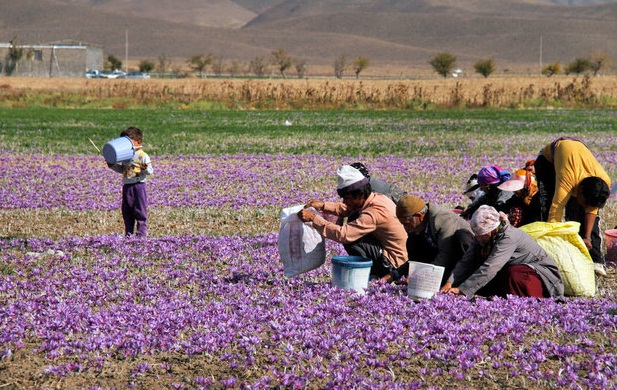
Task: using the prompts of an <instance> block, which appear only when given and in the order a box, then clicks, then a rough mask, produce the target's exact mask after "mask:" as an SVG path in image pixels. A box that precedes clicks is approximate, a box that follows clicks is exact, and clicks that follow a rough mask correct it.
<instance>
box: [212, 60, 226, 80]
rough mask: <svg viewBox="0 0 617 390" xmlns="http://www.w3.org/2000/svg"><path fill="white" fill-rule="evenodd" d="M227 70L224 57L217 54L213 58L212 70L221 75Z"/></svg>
mask: <svg viewBox="0 0 617 390" xmlns="http://www.w3.org/2000/svg"><path fill="white" fill-rule="evenodd" d="M224 71H225V60H224V59H223V57H220V56H217V57H214V59H213V60H212V72H214V74H215V75H217V76H220V75H222V74H223V72H224Z"/></svg>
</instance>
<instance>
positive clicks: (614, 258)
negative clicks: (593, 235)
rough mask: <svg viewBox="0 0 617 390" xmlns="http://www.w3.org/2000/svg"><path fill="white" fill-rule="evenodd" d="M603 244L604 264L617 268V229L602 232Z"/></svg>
mask: <svg viewBox="0 0 617 390" xmlns="http://www.w3.org/2000/svg"><path fill="white" fill-rule="evenodd" d="M604 243H605V244H606V258H605V259H606V263H607V264H611V265H614V266H617V229H609V230H605V231H604Z"/></svg>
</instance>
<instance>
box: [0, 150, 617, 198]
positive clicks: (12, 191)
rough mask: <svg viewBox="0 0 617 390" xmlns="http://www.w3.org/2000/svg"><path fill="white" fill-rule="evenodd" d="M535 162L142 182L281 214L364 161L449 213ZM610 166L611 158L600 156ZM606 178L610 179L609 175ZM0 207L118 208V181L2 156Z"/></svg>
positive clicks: (433, 163) (405, 161)
mask: <svg viewBox="0 0 617 390" xmlns="http://www.w3.org/2000/svg"><path fill="white" fill-rule="evenodd" d="M532 157H533V156H526V155H515V156H513V157H508V156H497V155H484V156H475V157H473V158H472V157H470V156H466V155H461V156H459V157H456V156H454V157H447V158H445V157H438V156H425V157H410V158H401V157H392V156H382V157H376V158H367V159H363V158H356V159H353V160H352V159H345V160H342V159H340V158H334V157H331V156H323V155H303V156H289V155H242V154H238V155H224V156H174V157H159V156H156V158H155V157H153V165H154V169H155V174H154V175H153V176H152V177H151V178H149V181H148V198H149V202H150V205H151V207H165V206H166V207H183V206H201V207H204V206H213V207H220V206H228V207H232V208H240V207H243V206H249V207H264V206H272V205H275V206H277V207H280V208H282V207H286V206H288V205H290V204H296V203H302V202H304V201H306V200H307V199H309V198H316V199H330V200H335V199H337V196H336V192H335V187H336V176H335V175H336V168H337V167H338V166H339V165H340V164H349V163H351V162H354V161H361V162H364V163H365V164H366V165H367V166H368V167H369V169H370V170H371V174H372V175H373V176H374V177H376V178H378V179H381V180H384V181H387V182H389V183H392V184H395V185H397V186H398V187H399V188H401V189H403V190H405V191H408V192H413V193H415V194H417V195H419V196H422V197H423V198H425V199H426V200H427V201H431V202H438V203H440V204H444V205H448V206H450V207H454V206H456V205H457V204H460V203H461V202H463V203H464V202H466V199H464V198H463V196H462V194H461V192H462V185H463V183H464V182H465V181H466V180H467V178H468V177H469V175H471V174H472V173H475V172H477V171H478V170H479V169H480V167H481V166H482V165H487V164H493V163H497V164H499V165H501V166H503V167H504V168H507V169H510V170H515V169H518V168H520V167H523V166H524V164H525V161H526V160H528V159H529V158H532ZM600 160H601V162H602V163H604V164H605V166H607V167H613V166H615V163H616V162H617V152H614V153H606V154H602V155H600ZM609 173H611V172H609ZM0 183H3V185H2V186H0V208H52V207H67V208H70V209H73V210H92V209H103V210H110V209H116V208H119V207H120V193H121V176H120V175H119V174H117V173H115V172H113V171H112V170H110V169H108V168H107V166H106V164H105V162H104V161H103V159H102V158H101V157H98V156H67V155H54V156H47V155H24V154H16V153H15V154H14V153H7V154H5V155H4V156H2V157H0Z"/></svg>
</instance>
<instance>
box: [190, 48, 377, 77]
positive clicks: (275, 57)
mask: <svg viewBox="0 0 617 390" xmlns="http://www.w3.org/2000/svg"><path fill="white" fill-rule="evenodd" d="M223 62H224V61H223V59H221V58H218V57H215V56H214V55H212V54H207V55H206V54H198V55H194V56H191V57H189V58H188V59H187V63H188V65H189V67H190V68H191V70H192V71H194V72H195V73H197V74H198V75H199V77H202V76H203V74H204V73H205V72H206V70H207V68H208V67H209V66H211V67H212V71H213V72H214V74H216V75H221V74H223V73H225V67H224V64H223ZM369 64H370V61H369V59H368V58H367V57H365V56H359V57H357V58H355V59H354V60H353V61H351V62H350V61H349V60H348V59H347V57H346V56H345V55H341V56H339V57H337V58H336V59H335V61H334V76H335V77H337V78H342V77H343V75H344V73H345V71H347V70H349V68H351V69H353V72H354V74H355V75H356V78H359V77H360V73H362V71H364V70H365V69H366V68H368V66H369ZM269 66H274V67H275V68H276V71H277V72H278V73H280V75H281V77H283V78H287V76H288V72H289V71H290V70H292V69H293V70H295V74H296V76H297V77H298V78H302V77H304V76H305V74H306V71H307V63H306V60H304V59H301V58H292V57H291V55H289V54H288V53H287V51H286V50H285V49H276V50H273V51H272V52H270V57H269V58H266V57H263V56H257V57H254V58H253V59H251V60H250V61H249V65H248V71H249V72H251V73H253V74H254V75H255V76H257V77H262V76H265V75H266V73H267V72H268V71H269ZM239 68H240V65H239V64H238V63H237V62H232V63H231V65H230V66H229V68H228V69H227V70H228V72H227V73H230V74H237V73H239Z"/></svg>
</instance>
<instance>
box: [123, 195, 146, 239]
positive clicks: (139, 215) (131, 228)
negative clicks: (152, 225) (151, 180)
mask: <svg viewBox="0 0 617 390" xmlns="http://www.w3.org/2000/svg"><path fill="white" fill-rule="evenodd" d="M122 218H123V219H124V234H126V235H127V236H131V235H133V234H134V232H135V222H137V235H138V236H141V237H146V235H147V225H146V221H147V219H148V195H147V194H146V183H135V184H125V185H123V186H122Z"/></svg>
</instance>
